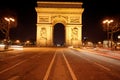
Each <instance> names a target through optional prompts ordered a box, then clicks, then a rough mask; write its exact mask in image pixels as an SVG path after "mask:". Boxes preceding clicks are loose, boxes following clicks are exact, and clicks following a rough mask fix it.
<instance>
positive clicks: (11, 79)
mask: <svg viewBox="0 0 120 80" xmlns="http://www.w3.org/2000/svg"><path fill="white" fill-rule="evenodd" d="M19 78H20V76H13V77H12V78H10V79H8V80H18V79H19Z"/></svg>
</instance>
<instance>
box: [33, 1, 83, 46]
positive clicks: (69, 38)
mask: <svg viewBox="0 0 120 80" xmlns="http://www.w3.org/2000/svg"><path fill="white" fill-rule="evenodd" d="M35 9H36V12H37V34H36V35H37V37H36V42H37V46H53V30H54V26H55V24H57V23H61V24H63V25H64V26H65V42H66V43H65V46H73V47H80V45H81V44H82V13H83V11H84V9H83V8H82V2H41V1H38V2H37V7H36V8H35ZM42 29H45V32H46V35H45V36H46V38H44V39H41V38H40V33H41V32H39V31H40V30H42ZM76 30H77V33H74V31H76Z"/></svg>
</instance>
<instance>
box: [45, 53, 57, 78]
mask: <svg viewBox="0 0 120 80" xmlns="http://www.w3.org/2000/svg"><path fill="white" fill-rule="evenodd" d="M55 57H56V52H55V54H54V56H53V58H52V61H51V63H50V65H49V67H48V69H47V72H46V74H45V76H44V78H43V80H47V79H48V77H49V74H50V71H51V68H52V65H53V63H54V60H55Z"/></svg>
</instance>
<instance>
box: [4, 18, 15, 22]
mask: <svg viewBox="0 0 120 80" xmlns="http://www.w3.org/2000/svg"><path fill="white" fill-rule="evenodd" d="M4 19H5V20H6V21H8V22H9V21H13V22H14V21H15V19H13V18H11V17H10V18H7V17H5V18H4Z"/></svg>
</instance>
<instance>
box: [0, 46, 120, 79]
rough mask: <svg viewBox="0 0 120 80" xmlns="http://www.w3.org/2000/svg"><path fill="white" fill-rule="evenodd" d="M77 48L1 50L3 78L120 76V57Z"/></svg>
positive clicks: (94, 77) (104, 77) (1, 73)
mask: <svg viewBox="0 0 120 80" xmlns="http://www.w3.org/2000/svg"><path fill="white" fill-rule="evenodd" d="M94 53H95V52H93V53H92V52H90V51H87V50H84V49H74V48H25V49H23V50H13V51H8V52H0V54H1V55H0V80H120V76H119V75H120V59H115V58H112V57H107V56H103V55H99V54H94Z"/></svg>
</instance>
